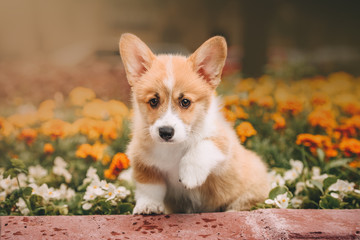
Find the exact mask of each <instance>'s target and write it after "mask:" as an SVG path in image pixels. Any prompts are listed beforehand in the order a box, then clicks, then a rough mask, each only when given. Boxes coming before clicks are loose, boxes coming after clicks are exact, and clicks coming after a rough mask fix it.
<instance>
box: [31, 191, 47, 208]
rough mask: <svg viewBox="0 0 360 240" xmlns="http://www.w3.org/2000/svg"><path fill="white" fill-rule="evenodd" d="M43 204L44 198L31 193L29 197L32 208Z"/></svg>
mask: <svg viewBox="0 0 360 240" xmlns="http://www.w3.org/2000/svg"><path fill="white" fill-rule="evenodd" d="M43 205H44V199H43V197H41V196H39V195H36V194H33V195H31V197H30V206H31V208H32V209H35V208H37V207H39V206H43Z"/></svg>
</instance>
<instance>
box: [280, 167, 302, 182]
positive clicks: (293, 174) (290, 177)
mask: <svg viewBox="0 0 360 240" xmlns="http://www.w3.org/2000/svg"><path fill="white" fill-rule="evenodd" d="M298 177H299V173H298V171H297V170H295V169H294V168H293V169H290V170H288V171H286V172H285V174H284V179H285V181H290V182H293V181H294V180H295V179H297V178H298Z"/></svg>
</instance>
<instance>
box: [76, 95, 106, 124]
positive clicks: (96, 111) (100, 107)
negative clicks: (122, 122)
mask: <svg viewBox="0 0 360 240" xmlns="http://www.w3.org/2000/svg"><path fill="white" fill-rule="evenodd" d="M82 114H83V116H85V117H88V118H94V119H107V118H109V116H110V114H109V111H108V109H107V105H106V102H104V101H103V100H100V99H94V100H93V101H91V102H89V103H86V104H85V106H84V108H83V110H82Z"/></svg>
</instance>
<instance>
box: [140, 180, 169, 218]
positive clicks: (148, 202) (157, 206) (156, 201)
mask: <svg viewBox="0 0 360 240" xmlns="http://www.w3.org/2000/svg"><path fill="white" fill-rule="evenodd" d="M165 194H166V186H165V184H142V183H136V191H135V199H136V205H135V208H134V211H133V214H162V213H165V205H164V197H165Z"/></svg>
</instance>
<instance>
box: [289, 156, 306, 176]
mask: <svg viewBox="0 0 360 240" xmlns="http://www.w3.org/2000/svg"><path fill="white" fill-rule="evenodd" d="M290 165H291V167H292V169H294V170H295V171H296V172H297V173H298V174H301V172H302V171H303V169H304V164H303V163H302V162H301V161H299V160H293V159H290Z"/></svg>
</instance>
